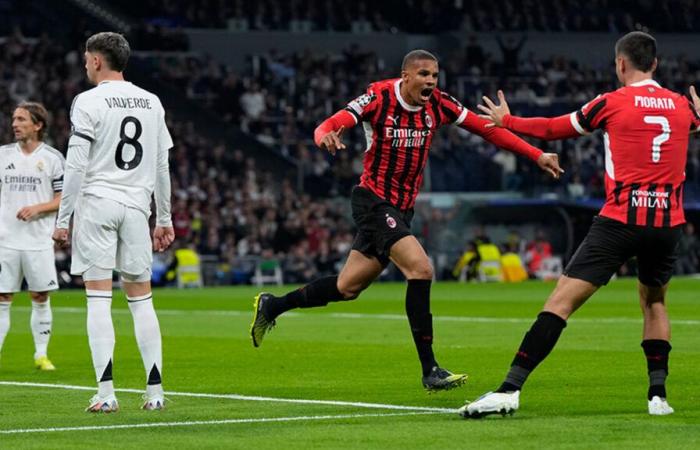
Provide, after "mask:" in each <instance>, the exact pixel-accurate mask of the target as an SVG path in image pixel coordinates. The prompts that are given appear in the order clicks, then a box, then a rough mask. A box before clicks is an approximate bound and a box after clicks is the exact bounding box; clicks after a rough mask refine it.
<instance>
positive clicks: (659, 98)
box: [570, 79, 700, 227]
mask: <svg viewBox="0 0 700 450" xmlns="http://www.w3.org/2000/svg"><path fill="white" fill-rule="evenodd" d="M570 118H571V124H572V125H573V127H574V128H575V129H576V130H577V131H578V132H579V133H580V134H588V133H590V132H592V131H594V130H596V129H602V130H603V131H604V134H603V140H604V144H605V193H606V199H605V205H604V206H603V209H602V210H601V212H600V215H602V216H605V217H609V218H611V219H615V220H618V221H620V222H624V223H627V224H630V225H641V226H654V227H669V226H671V227H672V226H676V225H679V224H682V223H684V222H685V215H684V213H683V182H684V180H685V165H686V159H687V153H688V138H689V134H690V132H695V131H698V130H699V129H700V117H698V115H697V113H696V111H695V109H694V108H693V106H692V104H691V103H690V102H689V101H688V99H687V98H685V97H684V96H682V95H680V94H678V93H675V92H673V91H670V90H668V89H664V88H662V87H661V86H659V84H658V83H657V82H655V81H654V80H651V79H650V80H644V81H641V82H638V83H634V84H631V85H629V86H626V87H623V88H620V89H618V90H616V91H613V92H608V93H605V94H603V95H600V96H598V97H596V98H595V99H594V100H592V101H590V102H589V103H587V104H585V105H584V106H583V107H582V108H581V109H580V110H578V111H575V112H573V113H571V116H570Z"/></svg>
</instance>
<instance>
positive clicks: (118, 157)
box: [114, 116, 143, 170]
mask: <svg viewBox="0 0 700 450" xmlns="http://www.w3.org/2000/svg"><path fill="white" fill-rule="evenodd" d="M128 123H132V124H133V125H134V135H133V136H127V135H126V125H127V124H128ZM142 132H143V127H142V126H141V122H140V121H139V119H137V118H136V117H133V116H126V117H124V120H122V124H121V127H119V144H117V153H116V154H115V155H114V162H115V163H116V164H117V167H119V168H120V169H122V170H133V169H135V168H136V166H138V165H139V164H140V163H141V158H143V146H141V143H140V142H139V141H138V139H139V138H140V137H141V133H142ZM125 145H130V146H132V147H133V148H134V157H133V158H131V159H130V160H129V161H124V146H125Z"/></svg>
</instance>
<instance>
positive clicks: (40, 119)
mask: <svg viewBox="0 0 700 450" xmlns="http://www.w3.org/2000/svg"><path fill="white" fill-rule="evenodd" d="M19 108H22V109H24V110H26V111H27V112H28V113H29V116H30V117H31V118H32V123H33V124H34V125H36V124H38V123H40V124H41V128H39V131H38V132H37V135H38V138H39V140H40V141H43V140H44V136H45V135H46V130H47V129H48V127H49V112H48V111H46V108H45V107H44V105H42V104H41V103H39V102H21V103H20V104H18V105H17V106H16V107H15V109H19Z"/></svg>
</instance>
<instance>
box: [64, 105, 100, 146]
mask: <svg viewBox="0 0 700 450" xmlns="http://www.w3.org/2000/svg"><path fill="white" fill-rule="evenodd" d="M86 102H87V101H86V99H85V98H84V96H83V98H81V97H80V95H77V96H76V97H75V98H74V99H73V105H72V106H71V108H70V123H71V133H72V134H73V135H74V136H79V137H81V138H83V139H85V140H87V141H90V142H92V141H94V140H95V118H94V117H91V115H90V112H89V110H88V109H87V108H86V106H87V105H86V104H85V103H86Z"/></svg>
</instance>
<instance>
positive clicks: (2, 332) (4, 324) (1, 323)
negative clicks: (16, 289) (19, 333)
mask: <svg viewBox="0 0 700 450" xmlns="http://www.w3.org/2000/svg"><path fill="white" fill-rule="evenodd" d="M10 306H12V302H0V350H2V343H3V342H5V336H7V332H8V331H10Z"/></svg>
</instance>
